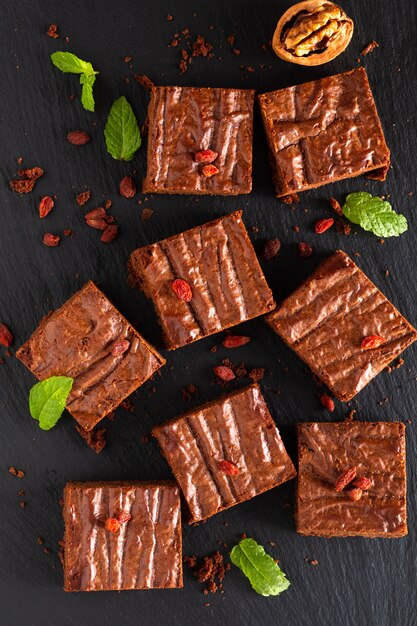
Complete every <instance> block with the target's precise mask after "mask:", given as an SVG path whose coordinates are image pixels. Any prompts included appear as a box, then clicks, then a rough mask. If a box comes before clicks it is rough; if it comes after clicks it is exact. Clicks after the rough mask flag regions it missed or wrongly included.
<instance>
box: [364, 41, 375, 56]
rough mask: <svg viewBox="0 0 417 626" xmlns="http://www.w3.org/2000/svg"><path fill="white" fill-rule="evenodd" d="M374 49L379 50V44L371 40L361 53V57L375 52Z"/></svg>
mask: <svg viewBox="0 0 417 626" xmlns="http://www.w3.org/2000/svg"><path fill="white" fill-rule="evenodd" d="M375 48H379V43H377V42H376V41H375V40H373V41H371V43H368V45H367V46H365V48H364V49H363V50H362V52H361V55H362V56H363V57H364V56H366V55H367V54H369V53H370V52H372V51H373V50H375Z"/></svg>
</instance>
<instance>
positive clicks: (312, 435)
mask: <svg viewBox="0 0 417 626" xmlns="http://www.w3.org/2000/svg"><path fill="white" fill-rule="evenodd" d="M298 454H299V459H298V460H299V463H298V493H297V513H296V522H297V532H299V533H300V534H302V535H321V536H325V537H330V536H351V535H361V536H363V537H390V536H391V537H397V536H398V537H399V536H402V535H406V534H407V515H406V475H405V427H404V424H401V423H399V422H352V423H347V422H339V423H338V422H336V423H307V424H299V425H298ZM353 466H356V468H357V476H365V477H367V478H370V479H371V480H372V485H371V487H370V489H369V490H367V491H363V493H362V497H361V499H360V500H358V501H356V502H354V501H352V500H351V499H350V498H349V497H348V496H347V495H346V493H345V492H344V491H341V492H337V491H336V490H335V481H336V480H337V478H338V476H339V475H340V474H341V473H342V472H343V471H345V470H346V469H348V468H350V467H353Z"/></svg>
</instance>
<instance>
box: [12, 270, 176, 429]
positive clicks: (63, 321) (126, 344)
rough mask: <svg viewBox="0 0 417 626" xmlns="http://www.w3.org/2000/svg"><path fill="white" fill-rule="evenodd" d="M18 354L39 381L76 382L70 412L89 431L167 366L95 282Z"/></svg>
mask: <svg viewBox="0 0 417 626" xmlns="http://www.w3.org/2000/svg"><path fill="white" fill-rule="evenodd" d="M16 356H17V357H18V358H19V359H20V360H21V361H22V363H24V364H25V365H26V367H27V368H28V369H29V370H30V371H31V372H32V373H33V374H34V375H35V376H36V377H37V378H38V379H39V380H44V379H45V378H49V377H50V376H71V377H72V378H74V384H73V388H72V391H71V393H70V395H69V396H68V401H67V407H66V408H67V409H68V411H69V412H70V413H71V415H72V416H73V417H74V418H75V419H76V420H77V422H78V423H79V424H80V425H81V426H82V428H84V429H85V430H91V429H92V428H93V427H94V426H95V424H97V422H99V421H100V420H101V419H103V417H105V416H106V415H107V414H108V413H110V412H111V411H113V410H114V409H116V408H117V406H118V405H119V404H120V403H121V402H122V401H123V400H124V399H125V398H126V397H127V396H128V395H129V394H131V393H132V392H133V391H135V389H137V388H138V387H139V386H140V385H142V384H143V383H144V382H145V381H146V380H147V379H148V378H150V377H151V376H152V375H153V374H154V373H155V372H156V371H157V370H158V369H159V368H160V367H161V366H162V365H164V363H165V360H164V359H163V358H162V357H161V355H160V354H158V352H157V351H156V350H155V349H154V348H153V347H152V346H151V345H150V344H148V343H147V342H146V341H145V339H144V338H143V337H142V336H141V335H140V334H139V333H138V332H137V331H136V330H135V329H134V328H132V326H131V325H130V324H129V322H128V321H127V320H126V319H125V318H124V317H123V316H122V315H121V314H120V313H119V311H117V309H115V307H114V306H113V305H112V304H111V302H110V301H109V300H108V299H107V298H106V296H105V295H104V294H103V293H102V292H101V291H100V289H98V287H96V285H95V284H94V283H93V282H91V281H90V282H88V283H87V284H86V285H85V286H84V287H83V288H82V289H81V290H80V291H78V292H77V293H75V294H74V295H73V296H72V297H71V298H70V299H69V300H68V301H67V302H66V303H65V304H64V305H63V306H62V307H60V308H59V309H57V310H56V311H53V312H52V313H50V314H49V315H47V316H45V317H44V318H43V320H42V321H41V323H40V324H39V326H38V328H37V329H36V330H35V332H34V333H33V335H32V336H31V338H30V339H29V340H28V341H27V342H26V343H25V344H24V345H23V346H22V347H21V348H20V349H19V350H18V351H17V353H16Z"/></svg>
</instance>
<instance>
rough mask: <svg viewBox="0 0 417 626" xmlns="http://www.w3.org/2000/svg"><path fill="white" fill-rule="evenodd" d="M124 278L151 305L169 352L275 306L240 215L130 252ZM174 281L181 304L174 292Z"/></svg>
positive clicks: (237, 212)
mask: <svg viewBox="0 0 417 626" xmlns="http://www.w3.org/2000/svg"><path fill="white" fill-rule="evenodd" d="M129 273H130V278H131V282H133V283H134V284H136V285H137V286H138V287H140V288H141V289H143V291H144V292H145V294H146V295H147V296H148V297H149V298H151V299H152V301H153V303H154V306H155V309H156V312H157V314H158V318H159V322H160V324H161V326H162V329H163V332H164V337H165V342H166V345H167V347H168V349H170V350H174V349H175V348H179V347H181V346H184V345H186V344H187V343H191V342H192V341H196V340H197V339H201V338H202V337H207V336H208V335H212V334H213V333H218V332H219V331H221V330H224V329H226V328H230V327H231V326H235V325H236V324H239V323H240V322H244V321H246V320H249V319H251V318H253V317H257V316H258V315H262V314H264V313H267V312H268V311H271V310H272V309H273V308H274V306H275V303H274V299H273V296H272V292H271V290H270V289H269V287H268V285H267V283H266V280H265V277H264V275H263V272H262V270H261V267H260V265H259V262H258V259H257V257H256V254H255V251H254V249H253V246H252V244H251V242H250V239H249V237H248V234H247V232H246V228H245V226H244V224H243V222H242V212H241V211H235V212H234V213H232V214H231V215H225V216H224V217H221V218H219V219H216V220H214V221H213V222H209V223H208V224H203V225H202V226H197V227H196V228H192V229H191V230H187V231H185V232H184V233H181V234H179V235H174V236H173V237H169V238H168V239H164V240H163V241H159V242H158V243H154V244H152V245H150V246H145V247H144V248H139V249H138V250H135V251H134V252H133V253H132V255H131V257H130V261H129ZM178 281H180V284H182V286H183V287H184V281H185V283H186V284H185V288H186V289H187V291H188V297H187V298H186V299H181V298H180V297H179V295H181V294H179V295H178V292H175V291H174V288H175V287H176V285H175V284H174V283H177V282H178ZM186 295H187V294H186Z"/></svg>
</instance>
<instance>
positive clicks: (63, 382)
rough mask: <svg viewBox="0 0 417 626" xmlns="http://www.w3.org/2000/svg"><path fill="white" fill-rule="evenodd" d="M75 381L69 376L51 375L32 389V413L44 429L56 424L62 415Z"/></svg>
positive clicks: (30, 402)
mask: <svg viewBox="0 0 417 626" xmlns="http://www.w3.org/2000/svg"><path fill="white" fill-rule="evenodd" d="M73 382H74V379H73V378H69V377H68V376H51V377H50V378H46V379H45V380H42V381H41V382H40V383H37V384H36V385H34V386H33V387H32V389H31V390H30V393H29V409H30V414H31V416H32V417H33V418H34V419H35V420H38V421H39V426H40V427H41V428H42V429H43V430H49V429H50V428H52V427H53V426H55V424H56V423H57V421H58V420H59V418H60V417H61V415H62V412H63V410H64V409H65V404H66V402H67V398H68V396H69V393H70V391H71V389H72V385H73Z"/></svg>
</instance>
